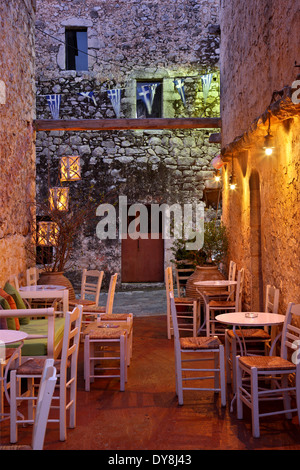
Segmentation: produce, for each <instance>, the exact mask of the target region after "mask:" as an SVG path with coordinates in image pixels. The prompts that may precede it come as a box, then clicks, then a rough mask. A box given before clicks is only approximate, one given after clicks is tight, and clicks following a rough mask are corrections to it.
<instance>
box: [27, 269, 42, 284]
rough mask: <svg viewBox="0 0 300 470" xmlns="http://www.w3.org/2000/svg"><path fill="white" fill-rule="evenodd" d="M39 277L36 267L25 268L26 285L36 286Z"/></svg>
mask: <svg viewBox="0 0 300 470" xmlns="http://www.w3.org/2000/svg"><path fill="white" fill-rule="evenodd" d="M38 279H39V272H38V269H37V268H35V267H33V268H28V269H26V284H27V286H36V285H37V282H38Z"/></svg>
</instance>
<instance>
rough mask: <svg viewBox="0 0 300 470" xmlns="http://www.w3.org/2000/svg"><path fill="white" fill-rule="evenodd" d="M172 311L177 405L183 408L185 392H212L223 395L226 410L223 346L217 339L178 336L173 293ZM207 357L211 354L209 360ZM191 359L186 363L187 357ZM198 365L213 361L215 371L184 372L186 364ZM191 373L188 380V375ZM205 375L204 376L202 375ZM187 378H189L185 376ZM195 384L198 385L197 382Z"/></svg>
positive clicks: (187, 369)
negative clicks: (206, 383)
mask: <svg viewBox="0 0 300 470" xmlns="http://www.w3.org/2000/svg"><path fill="white" fill-rule="evenodd" d="M170 307H171V314H172V321H173V331H174V349H175V375H176V393H177V396H178V404H179V405H183V391H184V390H202V391H203V390H212V391H215V392H221V404H222V406H226V381H225V362H224V346H223V345H222V343H221V341H220V340H219V339H218V338H217V337H204V336H197V337H186V338H181V337H180V336H179V329H178V323H177V312H176V304H175V300H174V296H173V293H172V292H171V293H170ZM208 353H212V356H211V357H208ZM187 356H189V357H188V358H187V359H186V357H187ZM195 361H206V362H207V361H213V367H212V368H200V367H199V368H192V365H191V366H190V367H187V368H184V367H183V364H184V363H185V362H187V363H193V362H195ZM189 372H190V373H192V374H190V375H189V376H188V373H189ZM195 372H197V373H200V376H199V377H196V376H195V374H194V373H195ZM202 372H204V374H201V373H202ZM207 372H213V376H207V375H206V373H207ZM184 374H186V375H185V376H184ZM211 379H213V380H214V387H210V388H208V387H184V386H183V383H184V382H188V381H192V382H194V381H195V380H197V381H201V380H211ZM194 383H195V382H194Z"/></svg>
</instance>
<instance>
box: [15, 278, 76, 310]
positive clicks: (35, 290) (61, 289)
mask: <svg viewBox="0 0 300 470" xmlns="http://www.w3.org/2000/svg"><path fill="white" fill-rule="evenodd" d="M19 293H20V296H21V297H22V299H62V301H63V312H64V316H65V315H66V313H67V311H68V310H69V289H68V288H67V287H66V286H56V285H46V284H45V285H33V286H23V287H20V288H19Z"/></svg>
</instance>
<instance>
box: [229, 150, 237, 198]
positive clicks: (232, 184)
mask: <svg viewBox="0 0 300 470" xmlns="http://www.w3.org/2000/svg"><path fill="white" fill-rule="evenodd" d="M236 185H237V183H236V177H235V174H234V168H233V157H232V168H231V176H230V180H229V187H230V189H231V190H232V191H234V190H235V189H236Z"/></svg>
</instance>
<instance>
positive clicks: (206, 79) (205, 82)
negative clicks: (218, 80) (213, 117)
mask: <svg viewBox="0 0 300 470" xmlns="http://www.w3.org/2000/svg"><path fill="white" fill-rule="evenodd" d="M211 80H212V73H208V74H207V75H202V76H201V82H202V91H203V99H204V103H206V100H207V97H208V93H209V89H210V85H211Z"/></svg>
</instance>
